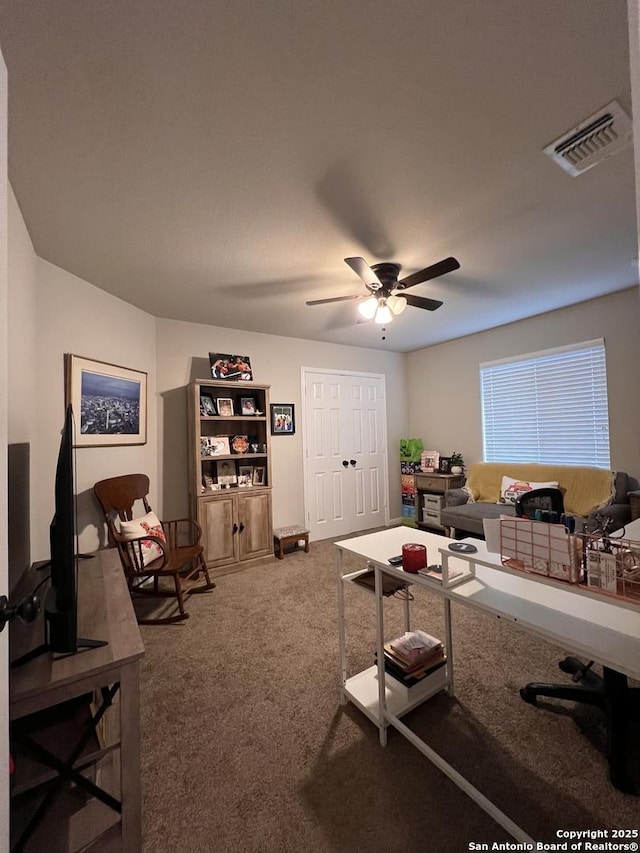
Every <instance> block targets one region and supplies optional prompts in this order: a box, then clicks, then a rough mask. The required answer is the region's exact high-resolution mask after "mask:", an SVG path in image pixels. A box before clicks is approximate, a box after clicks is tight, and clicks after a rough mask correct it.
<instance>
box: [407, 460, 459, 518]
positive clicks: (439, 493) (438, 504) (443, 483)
mask: <svg viewBox="0 0 640 853" xmlns="http://www.w3.org/2000/svg"><path fill="white" fill-rule="evenodd" d="M414 476H415V488H416V521H417V524H418V527H421V528H423V529H425V530H444V527H443V525H442V524H441V523H440V510H441V509H442V507H443V506H444V493H445V492H446V491H448V490H449V489H458V488H460V487H461V486H464V483H465V478H464V476H463V475H461V474H435V473H434V474H415V475H414Z"/></svg>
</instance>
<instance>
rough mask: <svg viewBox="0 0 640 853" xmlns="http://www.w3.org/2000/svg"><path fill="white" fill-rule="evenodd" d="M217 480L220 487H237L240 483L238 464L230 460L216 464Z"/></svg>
mask: <svg viewBox="0 0 640 853" xmlns="http://www.w3.org/2000/svg"><path fill="white" fill-rule="evenodd" d="M216 479H217V481H218V485H219V486H235V485H237V483H238V475H237V473H236V463H235V462H232V461H231V460H230V459H224V460H222V461H220V462H216Z"/></svg>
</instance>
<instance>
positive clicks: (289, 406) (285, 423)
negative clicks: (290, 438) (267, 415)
mask: <svg viewBox="0 0 640 853" xmlns="http://www.w3.org/2000/svg"><path fill="white" fill-rule="evenodd" d="M295 431H296V421H295V415H294V406H293V403H272V404H271V435H293V434H294V432H295Z"/></svg>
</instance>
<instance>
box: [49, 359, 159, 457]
mask: <svg viewBox="0 0 640 853" xmlns="http://www.w3.org/2000/svg"><path fill="white" fill-rule="evenodd" d="M64 373H65V405H66V406H68V405H69V404H71V406H72V407H73V414H74V417H75V423H76V429H75V446H76V447H117V446H119V445H125V444H146V443H147V374H146V372H144V371H142V370H131V369H130V368H128V367H121V366H120V365H117V364H109V363H107V362H104V361H96V360H95V359H91V358H83V357H82V356H79V355H74V354H73V353H66V354H65V357H64Z"/></svg>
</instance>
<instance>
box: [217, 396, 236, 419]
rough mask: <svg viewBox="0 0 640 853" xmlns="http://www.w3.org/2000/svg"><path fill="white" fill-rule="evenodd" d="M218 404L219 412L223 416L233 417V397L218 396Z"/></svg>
mask: <svg viewBox="0 0 640 853" xmlns="http://www.w3.org/2000/svg"><path fill="white" fill-rule="evenodd" d="M216 406H217V408H218V414H219V415H220V417H221V418H232V417H233V415H234V411H233V399H232V398H231V397H218V399H217V400H216Z"/></svg>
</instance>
